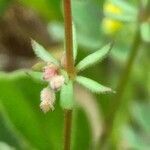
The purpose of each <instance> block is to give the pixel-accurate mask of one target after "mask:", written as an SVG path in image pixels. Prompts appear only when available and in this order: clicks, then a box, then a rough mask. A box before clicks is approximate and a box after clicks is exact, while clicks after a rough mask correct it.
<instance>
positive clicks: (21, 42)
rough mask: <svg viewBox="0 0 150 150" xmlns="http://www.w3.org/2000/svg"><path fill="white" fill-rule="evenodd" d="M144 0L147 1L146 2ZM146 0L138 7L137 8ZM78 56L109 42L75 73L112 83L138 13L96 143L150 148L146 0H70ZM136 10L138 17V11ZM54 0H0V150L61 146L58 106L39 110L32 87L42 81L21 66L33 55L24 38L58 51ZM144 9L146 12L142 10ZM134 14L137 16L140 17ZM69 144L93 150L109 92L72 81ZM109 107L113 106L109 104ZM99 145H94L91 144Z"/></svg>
mask: <svg viewBox="0 0 150 150" xmlns="http://www.w3.org/2000/svg"><path fill="white" fill-rule="evenodd" d="M147 3H148V4H147ZM146 4H147V6H148V7H147V10H146V13H145V12H144V10H142V9H141V7H142V6H143V7H144V6H145V5H146ZM72 8H73V19H74V24H75V26H76V30H77V40H78V43H79V54H78V55H79V56H78V60H77V61H79V60H81V59H82V58H83V57H84V56H86V55H87V54H89V53H91V52H92V51H94V50H97V49H98V48H99V47H101V46H102V45H103V44H106V43H108V42H109V41H115V42H114V47H113V49H112V51H111V53H110V55H109V57H108V58H107V59H105V60H104V61H103V62H102V63H101V64H99V65H96V66H95V67H93V68H90V69H89V70H87V71H84V72H82V74H83V75H86V76H88V77H92V78H93V79H95V80H96V81H99V82H101V83H105V85H108V86H110V87H112V88H113V89H116V87H117V85H118V83H119V80H120V77H121V75H122V72H123V70H124V68H125V66H126V63H127V60H128V57H130V52H131V50H132V48H131V47H132V43H133V41H134V37H135V33H136V29H137V28H138V25H139V23H138V21H139V20H138V19H139V18H140V32H141V38H142V39H141V40H140V43H137V44H139V51H138V53H137V57H136V60H135V61H134V65H133V67H132V70H131V75H130V78H129V80H128V84H127V86H126V87H125V90H124V94H123V98H122V99H123V100H122V101H121V102H122V103H121V104H120V105H119V107H118V111H117V113H116V115H115V118H113V119H114V124H113V131H112V133H110V134H109V137H108V139H107V141H106V142H105V145H104V148H103V149H106V150H109V149H110V150H111V149H113V148H112V147H111V146H110V145H115V147H116V149H117V150H149V149H150V79H149V77H150V68H149V58H150V51H149V48H150V24H149V23H150V17H149V16H150V13H149V8H150V7H149V1H148V0H140V1H139V0H112V1H111V0H108V1H107V0H72ZM139 12H140V14H144V15H143V16H144V17H139V15H138V14H139ZM62 14H63V13H62V1H61V0H53V1H52V0H51V1H50V0H0V71H1V72H0V150H15V149H16V150H28V149H29V150H30V149H31V150H34V149H38V150H47V149H51V150H60V149H62V141H63V138H62V135H63V111H62V110H61V108H60V107H59V105H58V103H59V102H57V104H56V106H55V111H54V112H50V113H48V114H46V115H44V114H43V113H42V112H41V110H40V109H39V101H40V100H39V93H40V91H41V89H42V88H43V87H44V83H43V82H41V81H40V80H39V79H38V78H36V77H35V76H36V74H34V75H33V76H28V75H27V73H26V72H28V71H29V69H30V68H31V67H32V65H33V64H34V63H36V62H37V61H38V60H37V58H36V57H35V56H34V53H33V51H32V48H31V44H30V38H31V37H32V38H34V39H35V40H37V41H38V42H39V43H41V44H42V45H44V46H45V47H47V49H48V50H49V51H51V52H52V53H53V54H54V55H55V56H56V57H57V58H59V57H60V56H61V54H62V53H63V40H64V34H63V32H64V30H63V15H62ZM145 14H147V15H145ZM141 18H142V19H141ZM75 90H76V93H77V94H76V101H77V106H76V110H75V111H74V120H73V135H72V139H73V140H72V143H73V146H72V149H73V150H88V149H90V150H94V149H96V148H97V147H98V145H99V143H101V142H100V141H102V137H103V136H102V134H103V131H104V129H105V128H106V123H107V121H106V120H107V119H108V115H109V112H110V110H112V109H113V106H112V104H113V101H114V100H115V99H113V98H112V97H114V96H113V95H111V94H110V95H91V94H90V93H89V92H88V91H87V90H85V89H83V88H82V87H80V86H79V85H76V88H75ZM114 107H115V106H114ZM97 149H99V148H97Z"/></svg>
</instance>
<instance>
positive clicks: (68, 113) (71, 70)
mask: <svg viewBox="0 0 150 150" xmlns="http://www.w3.org/2000/svg"><path fill="white" fill-rule="evenodd" d="M63 6H64V24H65V48H66V59H67V68H66V69H67V73H68V75H69V78H70V79H73V78H74V77H75V67H74V59H73V37H72V12H71V0H63ZM64 114H65V116H64V150H70V148H71V128H72V110H67V109H65V110H64Z"/></svg>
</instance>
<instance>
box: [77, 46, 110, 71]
mask: <svg viewBox="0 0 150 150" xmlns="http://www.w3.org/2000/svg"><path fill="white" fill-rule="evenodd" d="M111 48H112V44H107V45H106V46H104V47H103V48H101V49H99V50H98V51H96V52H94V53H92V54H90V55H88V56H87V57H85V58H84V59H83V60H81V61H80V62H79V63H78V64H77V66H76V69H77V71H81V70H84V69H86V68H88V67H90V66H92V65H94V64H96V63H98V62H100V61H101V60H103V59H104V58H105V57H106V56H107V54H108V53H109V52H110V50H111Z"/></svg>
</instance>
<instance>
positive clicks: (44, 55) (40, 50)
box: [32, 40, 59, 65]
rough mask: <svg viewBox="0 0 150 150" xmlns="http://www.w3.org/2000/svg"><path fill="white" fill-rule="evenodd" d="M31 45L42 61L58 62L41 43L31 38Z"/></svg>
mask: <svg viewBox="0 0 150 150" xmlns="http://www.w3.org/2000/svg"><path fill="white" fill-rule="evenodd" d="M32 47H33V50H34V53H35V54H36V56H37V57H39V58H41V59H42V60H43V61H46V62H52V63H54V64H56V65H58V64H59V63H58V61H57V60H56V59H55V58H54V57H53V56H52V55H51V54H50V53H49V52H48V51H47V50H46V49H45V48H44V47H43V46H42V45H40V44H39V43H37V42H36V41H34V40H32Z"/></svg>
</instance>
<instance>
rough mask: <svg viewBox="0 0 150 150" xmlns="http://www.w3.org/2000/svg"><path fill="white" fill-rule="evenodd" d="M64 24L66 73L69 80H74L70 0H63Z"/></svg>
mask: <svg viewBox="0 0 150 150" xmlns="http://www.w3.org/2000/svg"><path fill="white" fill-rule="evenodd" d="M64 23H65V47H66V59H67V72H68V75H69V76H70V78H74V76H75V68H74V60H73V37H72V12H71V0H64Z"/></svg>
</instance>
